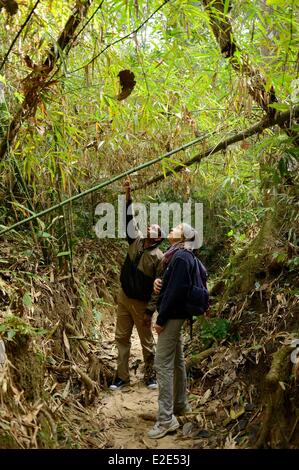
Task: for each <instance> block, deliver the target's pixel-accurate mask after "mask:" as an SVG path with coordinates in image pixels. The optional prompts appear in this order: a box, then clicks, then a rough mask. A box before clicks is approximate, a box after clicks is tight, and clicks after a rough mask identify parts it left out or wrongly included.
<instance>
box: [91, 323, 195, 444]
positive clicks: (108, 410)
mask: <svg viewBox="0 0 299 470" xmlns="http://www.w3.org/2000/svg"><path fill="white" fill-rule="evenodd" d="M104 330H105V340H104V341H103V343H102V345H103V347H104V348H105V349H106V350H107V351H109V355H111V356H112V354H113V360H114V361H115V364H116V356H117V350H116V347H115V345H114V339H113V338H114V325H111V324H110V325H107V324H106V327H105V328H104ZM138 359H141V360H142V352H141V346H140V342H139V338H138V334H137V331H136V329H135V327H134V330H133V335H132V347H131V356H130V381H131V383H130V386H128V387H125V388H123V389H122V390H117V391H114V392H112V391H107V392H105V394H104V396H103V398H102V399H101V400H100V403H99V407H98V412H100V414H103V415H104V416H105V421H106V423H107V424H108V426H107V428H108V429H109V435H110V436H111V448H113V449H148V448H150V449H161V448H163V449H175V448H176V449H187V448H191V447H192V443H193V441H192V439H190V438H186V437H184V436H183V433H182V426H181V427H180V429H179V430H178V431H176V432H174V433H172V434H168V435H166V436H164V437H163V438H161V439H149V438H148V437H147V432H148V431H149V430H150V429H151V427H152V426H153V425H154V423H155V417H156V413H157V406H158V391H157V390H148V389H147V388H146V386H145V385H144V384H143V381H142V376H143V374H142V364H143V363H141V364H140V366H139V367H138V369H137V371H136V373H135V371H134V370H133V369H132V364H134V363H135V364H136V361H137V360H138Z"/></svg>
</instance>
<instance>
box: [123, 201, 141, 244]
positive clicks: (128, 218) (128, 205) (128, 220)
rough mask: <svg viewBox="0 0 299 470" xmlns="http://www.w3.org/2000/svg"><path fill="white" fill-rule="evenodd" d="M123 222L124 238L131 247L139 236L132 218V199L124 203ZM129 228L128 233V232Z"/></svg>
mask: <svg viewBox="0 0 299 470" xmlns="http://www.w3.org/2000/svg"><path fill="white" fill-rule="evenodd" d="M125 220H126V237H127V240H128V243H129V245H131V244H132V243H133V242H134V241H135V240H136V238H137V237H138V236H139V235H140V234H139V231H138V229H137V227H136V224H135V220H134V216H133V205H132V199H129V200H128V201H127V202H126V214H125ZM129 226H130V233H129V231H128V227H129ZM132 235H133V237H132Z"/></svg>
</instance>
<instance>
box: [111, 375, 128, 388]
mask: <svg viewBox="0 0 299 470" xmlns="http://www.w3.org/2000/svg"><path fill="white" fill-rule="evenodd" d="M129 383H130V382H126V381H125V380H123V379H120V378H119V377H116V379H115V380H114V382H113V384H111V385H110V387H109V389H110V390H120V389H121V388H123V387H125V385H129Z"/></svg>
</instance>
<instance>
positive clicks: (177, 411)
mask: <svg viewBox="0 0 299 470" xmlns="http://www.w3.org/2000/svg"><path fill="white" fill-rule="evenodd" d="M188 413H192V408H191V406H190V405H189V403H187V404H186V405H185V406H184V407H183V408H174V410H173V414H175V415H176V416H184V415H186V414H188Z"/></svg>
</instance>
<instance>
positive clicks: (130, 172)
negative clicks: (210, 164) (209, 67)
mask: <svg viewBox="0 0 299 470" xmlns="http://www.w3.org/2000/svg"><path fill="white" fill-rule="evenodd" d="M212 134H213V133H211V132H210V133H206V134H203V135H201V136H200V137H198V138H197V139H195V140H192V141H191V142H188V143H187V144H184V145H182V146H181V147H179V148H176V149H173V150H171V151H170V152H167V153H165V154H164V155H162V156H159V157H157V158H154V159H153V160H149V161H148V162H145V163H142V164H141V165H138V166H136V167H134V168H130V169H129V170H126V171H124V172H123V173H120V174H119V175H116V176H114V177H113V178H110V179H109V180H107V181H104V182H102V183H99V184H97V185H96V186H93V187H92V188H89V189H86V191H82V192H81V193H78V194H75V195H74V196H72V197H70V198H68V199H65V200H64V201H62V202H59V203H58V204H55V205H54V206H51V207H48V209H44V210H43V211H41V212H39V213H38V214H33V215H31V216H30V217H27V218H26V219H23V220H20V221H19V222H16V223H15V224H13V225H11V226H10V227H6V228H4V229H3V230H2V231H1V232H0V236H1V235H4V234H5V233H7V232H10V231H11V230H14V229H15V228H17V227H20V225H23V224H25V223H27V222H31V221H32V220H35V219H38V218H40V217H42V216H44V215H46V214H49V213H50V212H52V211H55V210H56V209H59V208H60V207H63V206H65V205H66V204H69V203H70V202H73V201H76V200H77V199H81V198H82V197H84V196H87V194H90V193H93V192H94V191H97V190H98V189H102V188H104V187H105V186H108V185H110V184H112V183H114V182H115V181H118V180H120V179H122V178H124V177H126V176H128V175H130V174H132V173H135V172H136V171H139V170H143V169H144V168H147V167H148V166H151V165H154V164H155V163H158V162H160V161H161V160H163V159H164V158H168V157H170V156H171V155H174V154H175V153H178V152H180V151H182V150H186V149H187V148H189V147H192V146H193V145H196V144H198V143H199V142H201V141H203V140H205V139H206V138H207V137H209V136H210V135H212Z"/></svg>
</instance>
